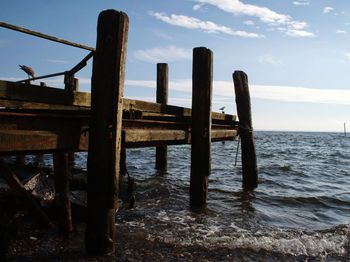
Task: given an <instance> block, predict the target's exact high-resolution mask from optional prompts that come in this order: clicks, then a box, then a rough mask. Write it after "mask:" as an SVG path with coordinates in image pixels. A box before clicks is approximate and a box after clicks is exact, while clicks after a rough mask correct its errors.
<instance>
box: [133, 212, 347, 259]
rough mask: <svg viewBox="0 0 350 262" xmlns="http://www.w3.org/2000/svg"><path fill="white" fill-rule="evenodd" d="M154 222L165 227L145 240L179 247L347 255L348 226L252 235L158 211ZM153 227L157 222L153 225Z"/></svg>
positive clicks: (181, 214)
mask: <svg viewBox="0 0 350 262" xmlns="http://www.w3.org/2000/svg"><path fill="white" fill-rule="evenodd" d="M153 218H154V217H153ZM156 220H158V221H159V223H163V224H165V225H166V228H162V231H161V233H160V232H159V231H157V227H156V226H155V227H152V228H153V229H154V231H153V232H149V234H148V239H149V240H158V241H162V242H164V243H168V244H175V245H181V246H191V245H200V246H202V247H205V248H213V247H215V246H217V247H227V248H231V249H237V248H240V249H241V248H244V249H250V250H254V251H261V250H264V251H267V252H273V253H280V254H286V255H293V256H310V257H318V258H324V257H327V256H328V255H346V252H347V245H348V243H349V238H350V225H343V226H338V227H336V228H332V229H330V230H327V231H315V232H306V231H302V230H291V229H288V230H287V229H281V228H273V229H271V228H270V229H261V230H259V231H256V232H251V231H248V230H246V229H243V228H240V227H239V226H237V225H236V224H235V223H233V222H232V223H231V224H230V225H229V226H227V228H225V227H224V226H222V225H219V224H218V223H217V221H215V219H212V220H211V219H207V220H206V221H205V223H199V222H198V221H196V218H194V217H191V216H188V213H187V215H186V214H185V213H177V214H176V215H173V214H170V213H167V212H166V211H160V212H158V213H157V216H156ZM129 223H130V222H129ZM146 224H147V223H146ZM153 224H157V222H155V221H153ZM146 228H147V225H146Z"/></svg>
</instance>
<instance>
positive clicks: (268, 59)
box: [259, 54, 284, 66]
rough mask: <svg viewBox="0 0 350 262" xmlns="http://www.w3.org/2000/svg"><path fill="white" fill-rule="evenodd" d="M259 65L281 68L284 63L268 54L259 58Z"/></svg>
mask: <svg viewBox="0 0 350 262" xmlns="http://www.w3.org/2000/svg"><path fill="white" fill-rule="evenodd" d="M259 63H260V64H263V65H273V66H283V65H284V63H283V62H282V61H281V60H279V59H277V58H275V57H274V56H272V55H270V54H265V55H262V56H260V57H259Z"/></svg>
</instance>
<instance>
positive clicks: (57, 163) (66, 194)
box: [53, 153, 73, 237]
mask: <svg viewBox="0 0 350 262" xmlns="http://www.w3.org/2000/svg"><path fill="white" fill-rule="evenodd" d="M53 167H54V173H55V205H56V210H57V218H58V227H59V230H60V233H61V234H62V235H64V236H66V237H68V236H69V235H70V233H71V232H72V230H73V224H72V213H71V205H70V190H69V177H68V153H54V154H53Z"/></svg>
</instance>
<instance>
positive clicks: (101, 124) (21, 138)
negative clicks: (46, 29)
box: [0, 10, 257, 255]
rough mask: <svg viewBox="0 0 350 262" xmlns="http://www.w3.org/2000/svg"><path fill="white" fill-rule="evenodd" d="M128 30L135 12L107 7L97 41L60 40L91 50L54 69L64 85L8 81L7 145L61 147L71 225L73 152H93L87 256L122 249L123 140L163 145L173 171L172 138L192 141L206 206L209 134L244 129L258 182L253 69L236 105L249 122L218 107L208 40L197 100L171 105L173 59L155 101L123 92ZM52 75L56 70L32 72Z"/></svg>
mask: <svg viewBox="0 0 350 262" xmlns="http://www.w3.org/2000/svg"><path fill="white" fill-rule="evenodd" d="M6 25H7V26H6V27H7V28H10V29H14V30H17V29H18V28H16V27H14V26H9V25H8V24H6ZM0 26H4V23H1V24H0ZM23 30H24V31H23ZM17 31H21V32H25V33H29V34H32V35H35V36H39V37H43V38H45V39H49V40H53V41H57V42H60V40H62V39H58V38H54V37H50V36H48V35H44V34H41V33H37V32H33V31H30V30H27V29H22V30H17ZM127 34H128V17H127V15H126V14H124V13H122V12H118V11H115V10H106V11H103V12H102V13H101V14H100V16H99V20H98V26H97V45H96V49H93V48H89V47H86V46H81V45H79V44H75V43H73V44H72V42H69V41H66V40H62V42H61V43H64V44H70V45H72V46H75V47H80V48H84V49H87V50H89V51H91V53H89V54H88V55H87V56H86V57H85V58H84V59H83V60H82V61H81V62H80V63H79V64H78V65H77V66H76V67H74V68H73V69H71V70H69V71H66V72H62V73H58V74H52V75H49V77H51V76H53V75H59V74H61V75H64V76H65V86H66V88H65V89H58V88H54V87H49V86H39V85H33V84H31V83H30V81H31V80H33V79H29V80H23V81H19V82H9V81H0V107H1V109H0V154H1V155H23V154H39V153H53V154H54V166H55V168H54V169H55V175H56V183H55V184H56V194H57V196H56V197H57V198H58V200H59V203H61V204H60V205H59V207H60V208H61V214H63V215H62V219H61V220H60V224H61V230H62V231H63V232H65V233H66V234H69V232H70V231H71V230H72V227H71V218H70V216H71V215H70V205H69V189H68V188H69V185H68V179H67V173H68V171H67V168H68V167H67V166H68V165H67V154H68V153H71V152H77V151H88V218H87V229H86V251H87V253H88V254H89V255H99V254H104V253H108V252H113V251H114V241H115V233H114V232H115V226H114V220H115V212H116V209H117V198H118V190H119V189H118V188H119V187H118V183H119V173H120V171H121V172H123V166H124V169H125V163H121V165H120V161H121V160H122V161H125V148H132V147H150V146H156V147H157V154H156V155H157V161H156V168H157V169H159V170H163V171H165V170H166V168H167V164H166V162H167V156H166V152H167V148H166V147H167V146H168V145H177V144H191V145H192V153H191V177H190V181H191V182H190V204H191V206H192V207H203V206H205V204H206V198H207V190H208V176H209V175H210V169H211V164H210V161H211V156H210V153H211V142H214V141H224V140H233V139H234V138H235V137H237V135H238V133H239V132H240V133H241V136H242V139H243V140H242V155H243V161H244V163H243V187H244V188H249V189H251V188H254V187H256V186H257V169H256V157H255V146H254V139H253V134H252V125H251V116H250V114H251V112H250V99H249V90H248V83H247V77H246V75H245V74H244V73H243V72H235V74H234V80H235V81H234V84H235V86H236V92H237V93H236V101H237V107H238V114H239V117H240V118H242V119H243V120H244V125H240V123H239V122H237V121H236V116H234V115H228V114H222V113H215V112H212V111H211V98H212V81H213V71H212V67H213V53H212V51H211V50H209V49H207V48H204V47H199V48H195V49H194V50H193V82H192V90H193V98H192V109H190V108H183V107H178V106H173V105H168V104H167V98H168V95H167V93H168V92H167V88H168V73H167V72H168V66H167V65H166V64H158V66H157V103H152V102H145V101H139V100H132V99H127V98H125V97H124V95H123V93H124V71H125V57H126V49H127ZM91 57H93V72H92V88H91V94H90V93H84V92H79V91H77V83H78V81H77V80H75V78H74V74H75V73H76V72H77V71H79V70H80V69H81V68H82V67H84V66H85V65H86V62H87V60H88V59H90V58H91ZM45 77H48V76H43V77H37V78H34V79H42V78H45ZM237 90H240V91H237ZM1 166H3V167H2V168H1V169H0V172H7V171H8V170H7V169H6V168H5V167H6V163H4V162H3V161H1ZM120 166H121V167H122V168H121V169H122V170H120ZM4 170H5V171H4ZM6 170H7V171H6ZM124 172H125V170H124ZM7 175H10V176H11V175H12V177H13V174H7V173H6V174H5V177H6V176H7Z"/></svg>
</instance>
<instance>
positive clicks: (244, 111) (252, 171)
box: [233, 71, 258, 189]
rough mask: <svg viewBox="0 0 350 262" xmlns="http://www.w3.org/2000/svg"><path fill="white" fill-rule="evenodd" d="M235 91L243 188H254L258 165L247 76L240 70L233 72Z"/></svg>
mask: <svg viewBox="0 0 350 262" xmlns="http://www.w3.org/2000/svg"><path fill="white" fill-rule="evenodd" d="M233 81H234V85H235V93H236V105H237V114H238V118H239V129H238V132H239V135H240V136H241V141H242V146H241V150H242V174H243V188H245V189H254V188H256V187H257V186H258V167H257V163H256V151H255V142H254V136H253V127H252V115H251V108H250V94H249V86H248V76H247V75H246V74H245V73H244V72H242V71H235V72H234V73H233Z"/></svg>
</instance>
